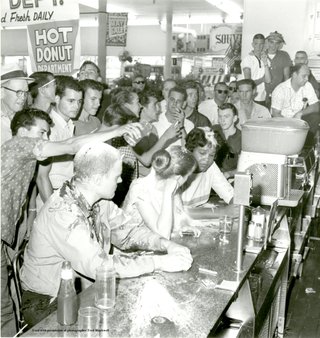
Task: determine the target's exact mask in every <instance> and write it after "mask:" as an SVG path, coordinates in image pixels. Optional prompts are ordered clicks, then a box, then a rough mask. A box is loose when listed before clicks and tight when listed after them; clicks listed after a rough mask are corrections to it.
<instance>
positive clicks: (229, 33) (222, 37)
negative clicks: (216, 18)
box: [210, 24, 242, 55]
mask: <svg viewBox="0 0 320 338" xmlns="http://www.w3.org/2000/svg"><path fill="white" fill-rule="evenodd" d="M241 39H242V25H240V24H221V25H215V26H212V28H211V30H210V51H212V52H213V53H214V54H218V55H225V54H226V53H227V51H228V49H230V47H231V48H232V49H233V50H236V49H238V50H237V52H239V50H240V51H241ZM237 52H236V53H237Z"/></svg>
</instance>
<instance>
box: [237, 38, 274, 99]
mask: <svg viewBox="0 0 320 338" xmlns="http://www.w3.org/2000/svg"><path fill="white" fill-rule="evenodd" d="M264 44H265V37H264V36H263V35H262V34H256V35H255V36H254V37H253V41H252V47H253V51H252V52H250V53H249V55H247V56H246V57H245V58H244V59H243V60H242V62H241V69H242V73H243V76H244V78H245V79H252V80H254V82H255V84H256V86H257V88H256V97H255V98H254V100H255V101H256V102H258V103H261V104H264V103H265V100H266V89H265V83H270V82H271V73H270V69H269V65H268V58H267V54H266V53H265V52H264V51H263V49H264Z"/></svg>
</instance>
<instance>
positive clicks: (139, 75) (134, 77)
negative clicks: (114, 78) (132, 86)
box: [132, 74, 146, 82]
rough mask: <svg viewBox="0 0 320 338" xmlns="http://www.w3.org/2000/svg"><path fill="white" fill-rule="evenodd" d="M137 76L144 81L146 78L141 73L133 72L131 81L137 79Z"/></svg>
mask: <svg viewBox="0 0 320 338" xmlns="http://www.w3.org/2000/svg"><path fill="white" fill-rule="evenodd" d="M138 77H141V78H142V79H143V80H144V81H145V80H146V78H145V77H144V76H143V75H141V74H135V75H134V76H133V77H132V82H133V81H134V80H135V79H137V78H138Z"/></svg>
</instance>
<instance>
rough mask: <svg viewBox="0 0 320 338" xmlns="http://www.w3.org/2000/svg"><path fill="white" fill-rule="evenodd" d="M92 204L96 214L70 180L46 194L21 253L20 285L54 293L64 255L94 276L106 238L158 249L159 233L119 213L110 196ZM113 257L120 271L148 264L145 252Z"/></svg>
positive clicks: (131, 272) (129, 273) (132, 272)
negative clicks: (96, 203)
mask: <svg viewBox="0 0 320 338" xmlns="http://www.w3.org/2000/svg"><path fill="white" fill-rule="evenodd" d="M98 210H99V215H98V217H97V215H95V216H94V214H93V213H92V211H91V208H90V206H89V204H88V203H87V202H86V200H85V198H84V197H83V195H81V194H80V192H79V191H77V188H76V186H75V185H74V184H73V183H68V182H66V183H64V184H63V186H62V187H61V188H60V189H59V190H57V191H55V192H54V193H53V194H52V195H51V196H50V198H49V199H48V201H47V202H46V203H45V204H44V206H43V207H42V209H41V211H40V213H39V214H38V216H37V218H36V220H35V223H34V225H33V228H32V232H31V235H30V239H29V243H28V246H27V249H26V252H25V255H24V264H23V267H22V270H21V279H22V286H23V288H24V289H25V290H30V291H33V292H36V293H40V294H46V295H51V296H53V297H54V296H56V295H57V292H58V288H59V282H60V270H61V265H62V262H63V261H65V260H68V261H70V262H71V266H72V268H73V269H74V270H75V271H76V272H78V273H80V274H81V275H82V276H85V277H89V278H91V279H95V273H96V268H97V267H98V266H100V265H101V264H102V263H103V260H104V259H105V256H106V254H108V253H109V249H110V244H111V243H112V244H114V245H115V246H116V247H118V248H120V249H131V250H134V249H142V250H148V249H151V250H161V243H160V242H161V241H160V236H159V235H157V234H155V233H154V232H152V231H150V230H149V229H147V228H146V227H145V226H144V225H143V224H142V223H141V221H139V222H138V221H135V220H133V219H132V218H131V217H130V216H128V215H125V214H124V213H123V211H122V210H121V209H119V208H118V207H117V206H116V205H115V204H114V203H113V202H112V201H107V200H102V201H100V202H99V208H98ZM95 211H96V212H97V209H95ZM98 218H99V220H98ZM96 222H98V227H97V226H96V225H97V223H96ZM113 262H114V267H115V269H116V271H117V273H118V274H119V275H120V277H133V276H138V275H141V274H144V273H148V272H152V271H153V270H154V264H153V258H152V257H151V256H140V255H137V254H136V255H133V256H132V257H131V256H129V257H128V256H124V255H123V254H120V255H114V256H113Z"/></svg>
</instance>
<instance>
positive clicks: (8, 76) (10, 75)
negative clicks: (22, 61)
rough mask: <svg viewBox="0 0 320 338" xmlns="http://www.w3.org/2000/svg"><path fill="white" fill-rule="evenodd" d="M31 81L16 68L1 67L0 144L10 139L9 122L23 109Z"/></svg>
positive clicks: (9, 66)
mask: <svg viewBox="0 0 320 338" xmlns="http://www.w3.org/2000/svg"><path fill="white" fill-rule="evenodd" d="M33 81H34V80H33V79H31V78H29V77H27V75H26V74H25V73H24V72H23V71H22V70H21V69H20V68H19V67H18V66H15V65H8V66H3V67H1V144H3V143H4V142H6V141H8V140H10V139H11V137H12V134H11V129H10V123H11V120H12V118H13V115H14V114H15V113H16V112H17V111H19V110H21V109H22V108H23V107H24V105H25V103H26V101H27V97H28V83H31V82H33Z"/></svg>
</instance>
